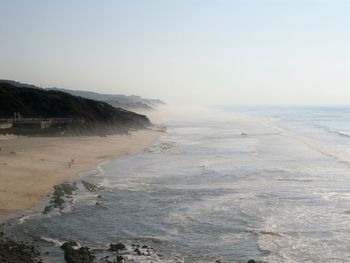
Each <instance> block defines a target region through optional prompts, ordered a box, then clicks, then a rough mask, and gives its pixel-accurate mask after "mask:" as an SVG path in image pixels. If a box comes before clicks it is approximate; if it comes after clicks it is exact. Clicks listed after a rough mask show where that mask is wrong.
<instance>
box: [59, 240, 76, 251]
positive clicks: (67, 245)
mask: <svg viewBox="0 0 350 263" xmlns="http://www.w3.org/2000/svg"><path fill="white" fill-rule="evenodd" d="M69 246H71V247H77V246H78V243H77V242H75V241H72V240H70V241H67V242H64V243H63V245H62V246H61V248H62V249H63V250H64V249H65V248H67V247H69Z"/></svg>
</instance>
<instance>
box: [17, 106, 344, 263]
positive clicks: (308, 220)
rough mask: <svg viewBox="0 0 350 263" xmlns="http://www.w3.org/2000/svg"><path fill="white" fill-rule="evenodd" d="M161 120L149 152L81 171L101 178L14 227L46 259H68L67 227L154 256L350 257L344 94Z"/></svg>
mask: <svg viewBox="0 0 350 263" xmlns="http://www.w3.org/2000/svg"><path fill="white" fill-rule="evenodd" d="M189 112H190V113H189ZM163 123H164V125H166V126H167V133H165V134H164V135H163V136H162V138H161V139H160V141H159V142H157V143H156V144H155V145H153V146H152V147H150V148H149V149H148V150H147V151H146V152H144V153H141V154H138V155H135V156H131V157H126V158H124V159H119V160H114V161H113V160H112V161H110V162H108V163H105V164H103V165H101V166H100V167H98V169H96V170H95V171H90V172H88V173H86V174H84V175H81V177H82V178H84V180H88V181H89V182H93V183H96V184H98V185H100V186H103V189H102V190H100V191H98V192H97V193H96V194H91V193H87V192H85V191H83V190H82V188H81V187H80V190H79V191H78V192H77V195H76V196H75V197H74V202H73V203H72V204H70V205H69V206H68V207H66V209H65V211H64V213H63V214H60V213H57V212H55V211H54V212H51V213H49V214H48V215H42V214H41V211H42V210H41V209H42V207H43V206H44V205H45V204H41V205H39V206H38V207H37V208H36V209H34V211H33V214H32V215H31V216H28V217H26V218H24V219H23V220H22V221H21V223H20V224H18V225H13V226H12V229H11V231H12V232H15V233H16V234H17V235H19V236H22V237H28V238H30V239H31V238H34V240H37V241H36V244H38V245H39V246H40V248H41V250H42V252H46V251H49V252H50V253H49V254H47V255H44V256H43V257H44V262H46V261H47V262H64V259H63V253H62V251H61V250H60V248H59V247H58V246H57V245H58V244H60V242H63V241H66V240H70V239H73V240H77V241H78V242H79V243H81V244H86V245H88V246H90V247H93V248H104V247H106V246H107V244H108V243H110V242H116V241H122V242H124V243H126V244H129V245H130V244H132V243H137V242H142V243H146V244H149V245H151V246H152V247H154V248H155V250H156V251H157V252H158V253H159V254H161V256H159V258H152V259H149V262H151V260H152V261H153V262H157V261H159V262H213V261H214V260H218V259H219V260H223V261H225V262H246V261H247V260H249V259H251V258H254V259H258V260H263V261H266V262H327V263H328V262H349V261H350V251H349V236H350V207H349V201H350V192H349V189H350V108H349V107H348V106H344V107H244V108H243V107H240V108H230V107H226V108H225V109H224V110H209V109H208V110H204V109H201V110H199V109H197V110H194V109H192V110H191V111H188V110H187V109H183V110H180V111H174V110H172V111H171V113H170V114H169V112H168V117H167V118H166V119H164V121H163ZM97 195H101V196H102V198H103V204H102V205H98V206H96V205H95V203H96V198H97V197H96V196H97ZM142 260H143V261H144V262H147V257H145V258H143V259H142Z"/></svg>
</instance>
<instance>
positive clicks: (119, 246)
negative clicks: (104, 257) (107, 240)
mask: <svg viewBox="0 0 350 263" xmlns="http://www.w3.org/2000/svg"><path fill="white" fill-rule="evenodd" d="M125 249H126V246H125V245H124V244H123V243H116V244H113V243H111V244H109V249H108V250H109V251H112V252H118V251H119V250H125Z"/></svg>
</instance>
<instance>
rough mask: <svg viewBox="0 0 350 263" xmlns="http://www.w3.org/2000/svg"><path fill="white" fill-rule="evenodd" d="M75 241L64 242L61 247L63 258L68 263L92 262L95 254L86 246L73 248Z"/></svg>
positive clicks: (75, 244)
mask: <svg viewBox="0 0 350 263" xmlns="http://www.w3.org/2000/svg"><path fill="white" fill-rule="evenodd" d="M76 246H77V243H76V242H74V241H69V242H65V243H64V244H63V245H62V246H61V248H62V249H63V250H64V258H65V260H66V261H67V262H68V263H93V262H94V260H95V256H94V255H93V253H92V252H90V250H89V248H88V247H81V248H79V249H75V248H74V247H76Z"/></svg>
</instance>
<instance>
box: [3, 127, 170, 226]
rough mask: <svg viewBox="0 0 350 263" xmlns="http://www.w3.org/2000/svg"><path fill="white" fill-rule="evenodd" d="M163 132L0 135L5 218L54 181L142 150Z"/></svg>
mask: <svg viewBox="0 0 350 263" xmlns="http://www.w3.org/2000/svg"><path fill="white" fill-rule="evenodd" d="M162 134H163V133H162V132H161V131H158V130H154V129H145V130H138V131H132V132H129V133H128V134H126V135H111V136H106V137H98V136H83V137H22V136H20V137H18V136H0V147H1V151H0V166H1V172H0V223H4V222H8V221H9V220H11V219H13V218H17V217H19V216H22V214H23V213H25V211H26V210H28V209H31V208H33V207H34V206H35V205H37V204H38V203H39V202H40V201H42V200H43V199H44V198H46V197H47V195H48V194H49V193H50V192H52V191H53V186H54V185H57V184H60V183H62V182H64V181H66V180H70V179H72V178H74V177H77V176H79V174H80V173H83V172H87V171H90V170H92V169H94V168H96V167H98V166H99V165H100V164H102V163H105V162H107V161H109V160H113V159H118V158H121V157H124V156H128V155H133V154H137V153H140V152H142V151H143V150H145V149H147V148H148V147H149V146H150V145H152V144H153V143H154V142H155V141H156V140H158V139H159V138H160V137H161V135H162Z"/></svg>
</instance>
